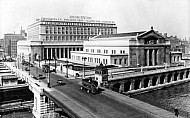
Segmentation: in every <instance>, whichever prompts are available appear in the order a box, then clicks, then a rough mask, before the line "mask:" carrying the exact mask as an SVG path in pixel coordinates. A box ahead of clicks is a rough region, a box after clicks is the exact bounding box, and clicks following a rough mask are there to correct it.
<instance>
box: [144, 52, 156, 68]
mask: <svg viewBox="0 0 190 118" xmlns="http://www.w3.org/2000/svg"><path fill="white" fill-rule="evenodd" d="M158 52H159V50H158V49H146V50H145V59H146V64H145V66H155V65H158V61H159V59H158V57H159V55H158Z"/></svg>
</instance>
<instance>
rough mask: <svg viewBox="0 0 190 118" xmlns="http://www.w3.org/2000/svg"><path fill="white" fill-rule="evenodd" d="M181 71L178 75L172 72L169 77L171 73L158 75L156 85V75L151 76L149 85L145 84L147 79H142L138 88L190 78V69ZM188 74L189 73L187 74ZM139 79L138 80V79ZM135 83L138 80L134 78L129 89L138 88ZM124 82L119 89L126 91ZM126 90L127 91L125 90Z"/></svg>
mask: <svg viewBox="0 0 190 118" xmlns="http://www.w3.org/2000/svg"><path fill="white" fill-rule="evenodd" d="M181 73H183V76H182V78H181ZM181 73H178V75H177V76H176V77H175V74H176V73H172V74H171V76H170V78H168V77H169V74H168V75H166V76H163V75H160V76H158V77H157V79H156V84H155V85H153V79H154V78H155V77H152V78H150V79H149V81H148V86H144V85H145V81H144V80H145V79H142V80H141V81H140V82H139V84H138V85H136V86H138V88H137V89H142V88H146V87H150V86H158V85H159V84H165V83H170V82H173V81H178V80H183V79H186V78H190V73H189V71H187V70H186V71H183V72H181ZM187 74H188V75H187ZM162 77H164V78H162ZM161 78H162V79H163V82H161ZM168 79H170V81H169V82H168ZM175 79H176V80H175ZM137 81H138V80H137ZM135 83H136V81H134V80H132V81H131V82H130V86H129V91H132V90H137V89H136V88H135ZM124 87H125V86H124V83H122V84H121V85H120V88H119V91H124ZM124 92H125V91H124Z"/></svg>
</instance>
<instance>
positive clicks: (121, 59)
mask: <svg viewBox="0 0 190 118" xmlns="http://www.w3.org/2000/svg"><path fill="white" fill-rule="evenodd" d="M83 57H86V60H85V62H86V63H88V64H96V65H99V64H100V63H102V64H105V65H120V66H130V67H137V66H155V65H164V63H168V64H170V43H169V42H167V40H166V39H165V38H164V37H163V36H162V35H161V34H159V33H158V32H156V31H154V30H153V27H152V28H151V30H150V31H141V32H130V33H119V34H113V35H107V36H106V35H100V36H96V37H94V38H91V39H90V40H89V41H85V42H84V50H83V51H72V52H71V59H72V60H76V61H81V62H83Z"/></svg>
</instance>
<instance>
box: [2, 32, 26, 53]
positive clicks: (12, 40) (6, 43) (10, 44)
mask: <svg viewBox="0 0 190 118" xmlns="http://www.w3.org/2000/svg"><path fill="white" fill-rule="evenodd" d="M23 32H24V30H21V32H20V34H15V33H8V34H4V39H3V45H2V48H3V49H4V53H5V54H4V55H5V56H10V57H15V55H17V42H18V41H19V40H25V35H23Z"/></svg>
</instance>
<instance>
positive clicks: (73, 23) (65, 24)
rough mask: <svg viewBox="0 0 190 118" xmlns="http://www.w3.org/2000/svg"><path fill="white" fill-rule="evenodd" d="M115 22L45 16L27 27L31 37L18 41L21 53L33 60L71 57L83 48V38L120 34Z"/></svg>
mask: <svg viewBox="0 0 190 118" xmlns="http://www.w3.org/2000/svg"><path fill="white" fill-rule="evenodd" d="M116 33H117V26H116V24H115V23H114V22H105V21H104V22H103V21H99V20H98V21H97V20H92V19H91V17H86V16H77V17H76V16H75V17H74V16H72V17H70V19H63V20H62V19H59V18H58V19H56V18H41V19H37V20H36V22H35V23H33V24H31V25H29V26H28V28H27V40H26V41H20V42H18V44H17V45H18V52H17V53H18V56H21V57H23V56H24V57H27V56H28V55H29V54H31V59H32V60H33V61H34V60H36V59H40V60H43V59H54V58H55V57H56V58H70V57H71V55H70V52H71V51H82V50H83V41H87V40H88V39H89V38H90V37H93V36H96V35H99V34H103V35H109V34H116Z"/></svg>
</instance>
